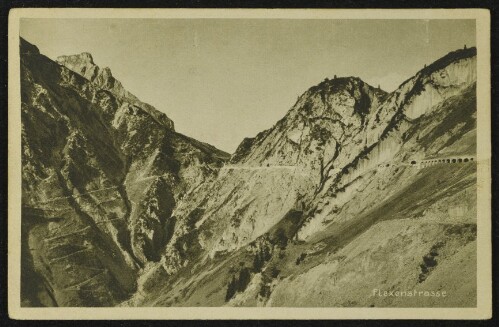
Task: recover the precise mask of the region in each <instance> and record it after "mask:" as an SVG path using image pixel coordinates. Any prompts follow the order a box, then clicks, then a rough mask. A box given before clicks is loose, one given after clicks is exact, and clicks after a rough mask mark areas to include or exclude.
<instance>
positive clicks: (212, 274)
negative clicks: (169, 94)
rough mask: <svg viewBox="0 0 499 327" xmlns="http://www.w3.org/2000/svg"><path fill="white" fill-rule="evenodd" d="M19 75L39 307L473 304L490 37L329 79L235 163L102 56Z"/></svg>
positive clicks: (33, 283) (26, 207)
mask: <svg viewBox="0 0 499 327" xmlns="http://www.w3.org/2000/svg"><path fill="white" fill-rule="evenodd" d="M21 75H22V76H21V83H22V84H21V85H22V121H23V131H22V135H23V167H22V170H23V217H22V220H23V245H25V246H24V248H23V251H24V252H23V258H26V260H23V274H24V275H23V282H22V284H23V285H27V287H24V288H23V299H24V301H25V303H26V305H31V306H32V305H52V306H53V305H75V306H82V305H83V306H94V305H96V306H102V305H121V306H289V307H300V306H302V307H313V306H325V307H341V306H347V307H351V306H364V307H365V306H376V307H378V306H399V307H413V306H415V307H421V306H423V307H425V306H435V305H436V304H438V306H448V307H467V306H474V305H475V304H476V251H477V249H476V241H475V240H476V160H475V159H476V157H475V153H476V49H475V48H469V49H460V50H457V51H455V52H451V53H449V54H447V55H446V56H444V57H442V58H440V59H439V60H437V61H435V62H434V63H431V64H428V65H427V66H425V67H424V68H423V69H421V70H420V71H419V72H417V73H416V74H415V75H414V76H413V77H411V78H409V79H408V80H407V81H405V82H404V83H402V84H401V85H400V87H399V88H398V89H397V90H395V91H394V92H391V93H387V92H385V91H383V90H381V89H379V88H375V87H372V86H370V85H369V84H367V83H365V82H363V81H362V80H361V79H359V78H357V77H336V76H335V77H334V78H332V79H325V80H324V81H322V82H321V83H319V84H318V85H315V86H313V87H311V88H310V89H308V90H307V91H306V92H305V93H303V94H302V95H301V96H300V97H298V99H297V101H296V103H295V104H294V105H293V106H292V108H291V109H290V110H289V111H288V113H287V114H286V115H285V116H284V117H283V118H282V119H281V120H279V121H278V122H277V123H276V124H275V125H274V126H273V127H272V128H270V129H268V130H266V131H263V132H261V133H259V134H258V135H256V136H255V137H254V138H246V139H244V140H243V141H242V142H241V144H240V145H239V147H238V149H237V150H236V152H235V153H234V154H232V155H231V156H230V158H229V156H228V155H227V154H225V153H223V152H221V151H219V150H217V149H215V148H214V147H212V146H209V145H206V144H204V143H201V142H198V141H195V140H192V139H190V138H188V137H186V136H183V135H181V134H179V133H176V132H175V131H174V124H173V122H172V121H171V120H170V119H169V118H168V117H166V115H164V114H162V113H160V112H158V111H156V110H155V109H154V108H152V107H151V106H149V105H147V104H144V103H142V102H140V101H139V100H138V99H137V97H135V96H134V95H132V94H131V93H129V92H128V91H127V90H125V89H124V87H123V86H122V84H121V83H120V82H119V81H117V80H116V79H114V77H113V76H112V74H111V72H110V70H109V69H106V68H104V69H100V68H99V67H98V66H96V65H95V63H94V62H93V58H92V56H91V55H90V54H88V53H83V54H80V55H75V56H62V57H59V58H58V59H57V62H53V61H51V60H49V59H48V58H46V57H44V56H42V55H40V54H39V52H38V50H37V49H36V47H34V46H33V45H30V44H29V43H27V42H25V41H23V40H22V42H21ZM376 290H378V291H379V292H381V293H380V294H382V292H383V291H385V290H386V291H391V290H401V291H402V290H407V291H414V290H418V291H419V290H423V291H424V290H435V291H439V292H440V293H442V292H443V291H445V292H447V294H448V295H449V296H447V297H442V298H440V297H439V298H438V299H437V298H435V297H430V296H428V297H426V296H412V297H407V296H405V297H389V296H383V295H378V293H376ZM440 293H439V294H440ZM101 294H102V295H101ZM451 294H452V296H451Z"/></svg>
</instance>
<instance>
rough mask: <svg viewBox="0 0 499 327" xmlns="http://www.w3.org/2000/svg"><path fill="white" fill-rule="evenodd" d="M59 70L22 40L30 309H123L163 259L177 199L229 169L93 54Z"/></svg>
mask: <svg viewBox="0 0 499 327" xmlns="http://www.w3.org/2000/svg"><path fill="white" fill-rule="evenodd" d="M58 61H59V63H56V62H53V61H51V60H50V59H48V58H46V57H44V56H43V55H41V54H40V53H39V51H38V49H36V47H35V46H33V45H31V44H29V43H27V42H26V41H24V40H22V39H21V85H22V88H21V89H22V94H21V100H22V108H21V115H22V153H23V157H22V180H23V192H22V204H23V211H22V224H23V235H22V237H23V284H22V285H23V290H22V293H23V303H24V305H30V306H33V305H34V306H40V305H41V306H44V305H49V306H95V305H105V306H109V305H116V304H117V303H120V302H121V301H123V300H125V299H126V298H128V297H129V296H130V294H133V292H135V290H136V288H137V283H136V279H137V277H138V275H139V272H140V270H141V267H143V266H144V265H146V264H147V263H148V262H152V261H159V259H160V258H161V254H162V252H163V249H164V247H165V246H166V244H167V243H168V242H169V239H170V238H171V235H172V234H173V232H174V229H175V219H174V218H172V216H171V213H172V211H173V208H174V207H175V205H176V202H177V201H178V199H179V197H181V196H182V194H183V193H185V192H187V191H188V190H190V189H192V188H196V187H197V186H198V185H199V184H201V183H203V182H205V180H206V179H209V178H211V177H210V176H211V175H212V174H213V173H212V171H213V169H214V167H218V166H221V165H222V163H223V161H224V160H225V159H227V158H228V157H227V155H226V154H225V153H223V152H222V151H219V150H217V149H215V148H214V147H212V146H209V145H207V144H203V143H201V142H198V141H195V140H193V139H190V138H188V137H186V136H184V135H181V134H178V133H175V132H174V130H173V123H172V122H171V120H170V119H169V118H168V117H167V116H166V115H165V114H163V113H160V112H158V111H156V110H155V109H154V108H153V107H151V106H149V105H147V104H145V103H142V102H140V101H139V100H138V99H137V98H136V97H134V96H133V95H131V94H130V93H129V92H128V91H126V90H125V89H124V88H123V87H122V85H121V83H120V82H119V81H117V80H115V79H114V78H113V77H112V75H111V72H110V70H109V69H100V68H99V67H98V66H96V65H95V64H94V63H93V60H92V57H91V56H90V55H89V54H86V53H84V54H81V55H77V56H69V57H63V58H59V60H58Z"/></svg>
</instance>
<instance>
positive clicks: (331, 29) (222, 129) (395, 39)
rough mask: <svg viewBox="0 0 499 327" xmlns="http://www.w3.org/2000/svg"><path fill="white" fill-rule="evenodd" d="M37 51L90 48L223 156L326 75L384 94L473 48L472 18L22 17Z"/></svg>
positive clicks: (96, 57) (102, 62)
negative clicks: (447, 56) (352, 78)
mask: <svg viewBox="0 0 499 327" xmlns="http://www.w3.org/2000/svg"><path fill="white" fill-rule="evenodd" d="M21 36H22V37H23V38H25V39H26V40H27V41H29V42H31V43H33V44H35V45H36V46H37V47H38V48H39V49H40V52H41V53H42V54H44V55H46V56H48V57H49V58H52V59H55V58H56V57H58V56H59V55H70V54H77V53H81V52H90V53H91V54H92V56H93V58H94V62H95V64H97V65H99V66H100V67H102V68H103V67H106V66H107V67H110V68H111V71H112V73H113V75H114V76H115V77H116V78H117V79H118V80H120V81H121V82H122V84H123V86H124V87H125V88H126V89H127V90H129V91H130V92H131V93H133V94H135V95H136V96H137V97H138V98H139V99H141V100H142V101H143V102H147V103H149V104H151V105H153V106H154V107H156V108H157V109H158V110H160V111H163V112H165V113H166V114H167V115H168V116H169V117H170V118H171V119H172V120H173V121H174V122H175V129H176V130H177V131H178V132H181V133H183V134H186V135H188V136H191V137H194V138H196V139H198V140H200V141H203V142H207V143H210V144H213V145H215V146H216V147H218V148H220V149H222V150H225V151H227V152H230V153H232V152H233V151H234V150H235V149H236V148H237V146H238V145H239V143H240V142H241V141H242V139H243V138H244V137H253V136H255V135H256V134H257V133H258V132H260V131H262V130H264V129H267V128H269V127H271V126H272V125H273V124H274V123H276V122H277V121H278V120H279V119H280V118H282V117H283V116H284V115H285V114H286V112H287V111H288V110H289V109H290V107H291V106H292V105H293V104H294V103H295V101H296V99H297V97H298V96H299V95H301V94H302V93H303V92H305V91H306V90H307V89H308V88H309V87H311V86H313V85H316V84H318V83H319V82H321V81H322V80H323V79H324V78H326V77H329V78H331V77H333V76H334V75H337V76H358V77H360V78H361V79H363V80H364V81H366V82H367V83H369V84H371V85H373V86H377V85H378V84H380V85H381V88H382V89H384V90H386V91H393V90H394V89H396V88H397V87H398V85H400V83H402V82H403V81H404V80H406V79H407V78H409V77H411V76H412V75H414V73H416V72H417V71H418V70H419V69H421V68H422V67H423V66H424V64H429V63H431V62H433V61H434V60H436V59H438V58H440V57H441V56H443V55H445V54H446V53H448V52H450V51H453V50H456V49H458V48H462V47H463V46H464V45H465V44H466V45H467V46H468V47H470V46H474V45H475V21H474V20H325V19H324V20H319V19H317V20H298V19H294V20H293V19H70V20H69V19H23V20H22V21H21Z"/></svg>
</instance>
